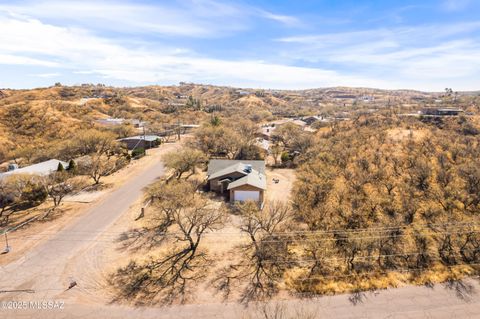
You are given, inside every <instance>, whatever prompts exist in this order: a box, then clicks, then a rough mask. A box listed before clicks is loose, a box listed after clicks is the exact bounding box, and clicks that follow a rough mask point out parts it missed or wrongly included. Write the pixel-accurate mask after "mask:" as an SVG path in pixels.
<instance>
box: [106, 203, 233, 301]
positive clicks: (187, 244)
mask: <svg viewBox="0 0 480 319" xmlns="http://www.w3.org/2000/svg"><path fill="white" fill-rule="evenodd" d="M162 215H163V214H162ZM224 216H225V214H224V212H223V210H221V209H218V208H214V207H211V206H210V205H209V203H208V202H207V200H206V199H205V198H203V197H202V196H200V195H198V196H194V197H193V198H192V199H190V200H189V205H188V206H182V207H179V208H178V209H175V210H174V211H173V212H171V216H169V218H171V220H170V221H169V222H170V223H171V224H172V225H171V226H170V228H169V231H168V232H167V233H166V234H165V236H168V237H169V239H170V240H169V241H168V242H165V245H166V247H167V249H166V250H165V251H164V252H163V253H162V255H161V256H160V257H158V258H151V259H150V261H148V262H145V263H139V262H136V261H131V262H130V264H129V265H128V266H126V267H124V268H121V269H119V270H118V272H117V273H116V275H115V276H114V278H115V281H113V284H114V285H115V286H116V287H117V288H118V290H119V298H127V299H131V300H136V301H137V303H146V302H150V301H153V300H154V299H155V298H159V299H161V300H162V301H163V302H166V303H172V302H174V301H177V300H178V301H180V302H184V301H186V300H187V299H188V297H189V295H190V294H189V292H190V288H191V285H192V284H194V283H195V282H197V281H198V280H199V279H201V278H204V277H205V276H206V274H207V272H208V270H209V269H210V266H211V261H210V260H209V259H208V254H207V252H206V250H204V249H202V248H201V242H202V238H203V237H204V235H205V233H206V232H207V231H211V230H214V229H218V228H219V227H221V226H222V225H223V222H224ZM154 220H155V219H154ZM159 227H162V228H163V227H165V221H164V220H162V219H160V222H159Z"/></svg>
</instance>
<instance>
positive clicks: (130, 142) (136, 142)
mask: <svg viewBox="0 0 480 319" xmlns="http://www.w3.org/2000/svg"><path fill="white" fill-rule="evenodd" d="M160 139H161V137H160V136H158V135H145V136H143V135H137V136H130V137H125V138H121V139H119V140H118V141H120V142H121V143H123V144H125V146H126V147H127V148H128V150H130V151H131V150H134V149H136V148H143V149H149V148H152V147H156V146H158V145H159V144H160Z"/></svg>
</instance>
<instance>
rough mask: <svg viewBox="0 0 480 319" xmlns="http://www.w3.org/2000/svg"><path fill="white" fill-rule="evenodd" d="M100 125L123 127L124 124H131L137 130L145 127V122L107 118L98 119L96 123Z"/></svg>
mask: <svg viewBox="0 0 480 319" xmlns="http://www.w3.org/2000/svg"><path fill="white" fill-rule="evenodd" d="M96 122H97V123H98V124H101V125H105V126H115V125H122V124H125V123H126V124H131V125H132V126H133V127H135V128H139V127H143V126H144V125H145V122H143V121H140V120H136V119H129V120H127V119H122V118H107V119H98V120H97V121H96Z"/></svg>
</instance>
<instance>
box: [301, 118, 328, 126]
mask: <svg viewBox="0 0 480 319" xmlns="http://www.w3.org/2000/svg"><path fill="white" fill-rule="evenodd" d="M321 120H323V117H321V116H306V117H303V118H302V121H303V122H305V123H307V125H312V124H313V123H315V122H318V121H321Z"/></svg>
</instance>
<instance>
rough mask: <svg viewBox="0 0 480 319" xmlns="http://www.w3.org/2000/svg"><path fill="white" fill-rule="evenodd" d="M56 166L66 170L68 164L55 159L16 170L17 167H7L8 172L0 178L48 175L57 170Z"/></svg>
mask: <svg viewBox="0 0 480 319" xmlns="http://www.w3.org/2000/svg"><path fill="white" fill-rule="evenodd" d="M58 164H62V166H63V168H65V169H66V168H68V163H67V162H63V161H60V160H57V159H51V160H48V161H45V162H41V163H37V164H34V165H30V166H25V167H22V168H18V166H17V165H13V164H12V165H9V171H8V172H6V173H3V174H0V178H3V177H7V176H10V175H16V174H27V175H41V176H45V175H49V174H51V173H53V172H56V171H57V169H58Z"/></svg>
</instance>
